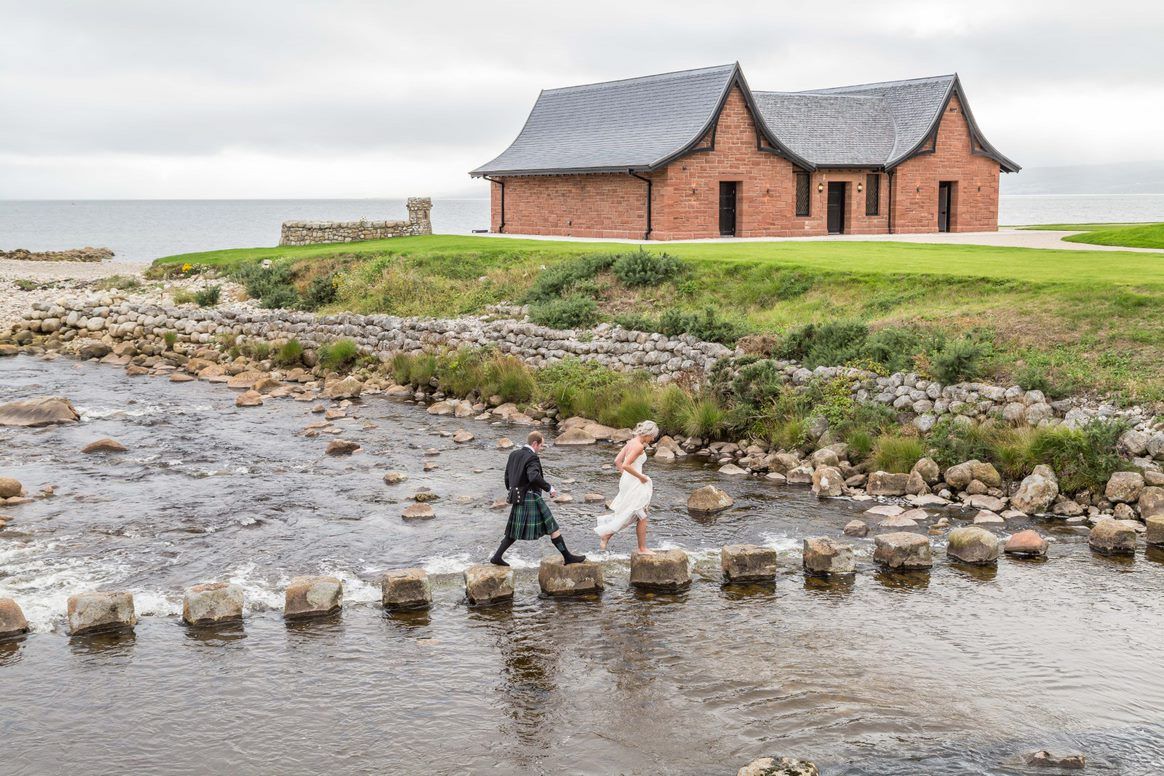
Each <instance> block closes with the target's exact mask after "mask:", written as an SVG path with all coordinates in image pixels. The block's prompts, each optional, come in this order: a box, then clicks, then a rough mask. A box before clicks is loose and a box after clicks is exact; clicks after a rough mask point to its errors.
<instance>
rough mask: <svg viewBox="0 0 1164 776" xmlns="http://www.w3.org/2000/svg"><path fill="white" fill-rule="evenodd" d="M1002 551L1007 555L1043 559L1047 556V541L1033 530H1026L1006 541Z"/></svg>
mask: <svg viewBox="0 0 1164 776" xmlns="http://www.w3.org/2000/svg"><path fill="white" fill-rule="evenodd" d="M1002 551H1003V552H1005V553H1006V554H1007V555H1025V556H1029V557H1044V556H1046V554H1047V540H1046V539H1044V538H1043V536H1042V534H1040V533H1039V532H1038V531H1036V530H1035V529H1033V528H1028V529H1027V530H1025V531H1019V532H1018V533H1016V534H1013V535H1012V536H1011V537H1010V538H1009V539H1007V540H1006V546H1005V547H1003V549H1002Z"/></svg>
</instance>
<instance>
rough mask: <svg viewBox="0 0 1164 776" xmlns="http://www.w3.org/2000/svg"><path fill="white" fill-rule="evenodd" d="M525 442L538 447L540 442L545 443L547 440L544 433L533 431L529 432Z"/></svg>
mask: <svg viewBox="0 0 1164 776" xmlns="http://www.w3.org/2000/svg"><path fill="white" fill-rule="evenodd" d="M525 441H526V444H530V445H536V444H537V443H538V442H544V441H546V440H545V438H544V437H543V436H542V432H540V431H531V432H529V435H528V436H527V437H526V438H525Z"/></svg>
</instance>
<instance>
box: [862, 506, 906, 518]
mask: <svg viewBox="0 0 1164 776" xmlns="http://www.w3.org/2000/svg"><path fill="white" fill-rule="evenodd" d="M904 511H905V507H900V506H898V505H897V504H878V505H877V506H875V507H870V508H869V509H866V510H865V514H867V515H877V516H879V517H896V516H897V515H900V514H901V513H902V512H904Z"/></svg>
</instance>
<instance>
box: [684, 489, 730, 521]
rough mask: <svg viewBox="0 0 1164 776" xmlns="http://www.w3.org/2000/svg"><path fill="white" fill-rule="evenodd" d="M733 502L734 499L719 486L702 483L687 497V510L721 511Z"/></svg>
mask: <svg viewBox="0 0 1164 776" xmlns="http://www.w3.org/2000/svg"><path fill="white" fill-rule="evenodd" d="M734 503H735V501H733V500H732V497H731V496H729V495H728V494H726V493H724V492H723V491H722V490H720V489H719V488H717V487H715V486H714V485H704V486H703V487H702V488H698V489H697V490H695V491H693V492H692V493H691V495H690V496H688V497H687V510H688V511H689V512H700V513H704V514H712V513H715V512H722V511H723V510H725V509H727V508H728V507H730V506H731V505H732V504H734Z"/></svg>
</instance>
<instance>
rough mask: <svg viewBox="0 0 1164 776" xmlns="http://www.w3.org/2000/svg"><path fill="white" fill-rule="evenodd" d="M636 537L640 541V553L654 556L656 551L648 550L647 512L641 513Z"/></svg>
mask: <svg viewBox="0 0 1164 776" xmlns="http://www.w3.org/2000/svg"><path fill="white" fill-rule="evenodd" d="M635 535H636V536H637V537H638V539H639V553H640V554H642V555H654V554H655V551H654V550H651V549H648V548H647V512H646V510H643V511H642V512H640V513H639V521H638V524H637V525H635Z"/></svg>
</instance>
